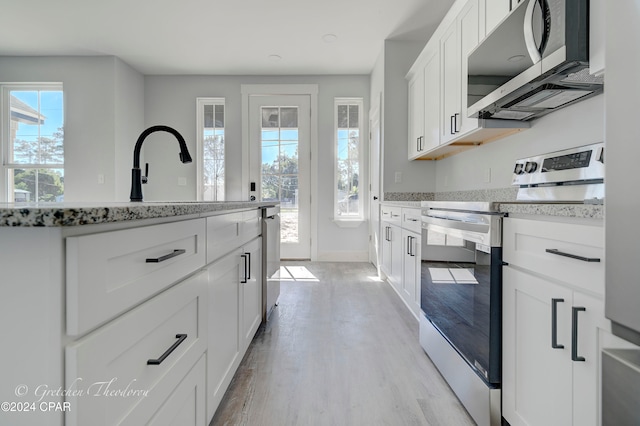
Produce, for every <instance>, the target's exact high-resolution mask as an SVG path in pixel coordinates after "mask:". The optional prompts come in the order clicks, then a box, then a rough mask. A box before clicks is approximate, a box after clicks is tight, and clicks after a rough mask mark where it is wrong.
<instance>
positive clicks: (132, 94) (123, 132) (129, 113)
mask: <svg viewBox="0 0 640 426" xmlns="http://www.w3.org/2000/svg"><path fill="white" fill-rule="evenodd" d="M114 109H115V125H114V143H115V153H114V156H115V157H114V160H115V164H114V170H115V182H114V185H115V200H117V201H128V200H129V195H130V191H131V168H132V167H133V147H134V146H135V143H136V140H137V138H138V135H140V133H142V131H143V130H144V76H143V75H142V74H140V73H139V72H137V71H136V70H134V69H133V68H131V67H130V66H129V65H128V64H126V63H125V62H123V61H121V60H117V61H116V63H115V102H114Z"/></svg>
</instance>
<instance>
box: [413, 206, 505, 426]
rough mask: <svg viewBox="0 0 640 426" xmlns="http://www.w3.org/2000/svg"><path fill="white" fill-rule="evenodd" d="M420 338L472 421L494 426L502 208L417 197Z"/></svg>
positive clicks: (498, 419) (497, 413) (496, 422)
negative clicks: (419, 206)
mask: <svg viewBox="0 0 640 426" xmlns="http://www.w3.org/2000/svg"><path fill="white" fill-rule="evenodd" d="M420 286H421V303H420V305H421V308H422V315H421V316H420V344H421V346H422V347H423V349H424V350H425V352H426V353H427V354H428V355H429V357H430V358H431V360H432V361H433V362H434V364H436V366H437V367H438V369H439V370H440V372H441V374H442V375H443V376H444V378H445V379H446V380H447V382H448V383H449V385H450V386H451V388H452V389H453V391H454V392H455V393H456V395H457V396H458V399H460V401H461V402H462V403H463V404H464V406H465V408H466V409H467V411H468V412H469V414H471V416H472V417H473V419H474V420H475V421H476V423H478V424H479V425H500V422H501V413H500V381H501V338H502V331H501V327H502V324H501V321H502V214H500V213H498V212H496V211H495V208H494V206H493V204H492V203H464V202H437V201H436V202H423V203H422V263H421V280H420Z"/></svg>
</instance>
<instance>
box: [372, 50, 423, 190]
mask: <svg viewBox="0 0 640 426" xmlns="http://www.w3.org/2000/svg"><path fill="white" fill-rule="evenodd" d="M424 45H425V43H423V42H409V41H393V40H385V42H384V48H383V50H382V52H381V53H380V56H379V57H378V60H377V61H376V64H375V66H374V69H373V71H372V74H371V76H372V77H371V96H372V97H373V96H375V95H377V94H378V93H382V104H383V110H382V121H381V122H382V141H381V145H382V148H381V149H382V153H383V154H382V165H381V170H380V172H381V173H382V187H381V192H382V193H384V192H433V191H434V190H435V171H436V167H435V165H434V164H432V163H431V162H426V161H409V160H408V159H407V158H408V156H409V152H408V141H409V134H408V123H407V117H408V113H409V100H408V85H407V81H406V80H405V76H406V75H407V72H409V68H411V65H413V62H414V61H415V59H416V58H417V57H418V54H419V53H420V51H421V50H422V49H423V48H424ZM396 172H400V173H401V175H402V181H401V182H400V183H396V182H395V174H396Z"/></svg>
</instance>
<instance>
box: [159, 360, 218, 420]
mask: <svg viewBox="0 0 640 426" xmlns="http://www.w3.org/2000/svg"><path fill="white" fill-rule="evenodd" d="M205 367H206V360H205V356H204V355H202V357H201V358H200V360H199V361H198V363H197V364H196V365H195V367H193V368H192V369H191V371H190V372H189V374H187V377H185V378H184V380H182V382H180V384H179V385H178V387H177V388H176V390H175V391H174V392H173V393H172V394H171V396H169V398H168V399H167V400H166V401H165V402H164V403H163V404H162V406H161V407H160V409H159V410H158V411H157V412H156V414H155V415H154V416H153V418H152V419H151V421H149V423H148V424H149V425H154V426H161V425H171V426H205V425H206V424H207V421H206V414H207V413H206V410H205V382H206V381H205V376H206V368H205Z"/></svg>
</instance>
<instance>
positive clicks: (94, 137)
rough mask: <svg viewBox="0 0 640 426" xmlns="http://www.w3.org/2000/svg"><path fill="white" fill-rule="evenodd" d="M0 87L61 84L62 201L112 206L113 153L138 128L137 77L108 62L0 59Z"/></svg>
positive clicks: (112, 59) (95, 59) (115, 60)
mask: <svg viewBox="0 0 640 426" xmlns="http://www.w3.org/2000/svg"><path fill="white" fill-rule="evenodd" d="M125 81H126V83H125ZM0 82H3V83H19V82H29V83H38V82H43V83H44V82H61V83H62V84H63V90H64V108H65V111H64V115H65V117H64V118H65V132H64V133H65V135H64V136H65V141H64V143H65V201H113V200H115V199H116V193H117V191H116V185H117V183H116V178H118V179H120V176H119V174H118V173H120V171H118V172H117V173H116V149H118V150H119V149H120V147H119V145H120V144H123V146H128V144H129V140H130V139H131V138H135V136H134V135H133V133H135V132H134V130H135V131H137V130H138V129H140V128H141V126H142V122H141V116H142V115H141V111H142V109H143V104H142V97H141V96H139V95H140V88H141V87H142V86H141V84H142V76H141V75H140V74H139V73H137V71H134V70H133V69H132V68H130V67H129V66H128V65H126V64H124V63H123V62H122V61H121V60H120V59H118V58H115V57H113V56H100V57H7V56H5V57H0ZM121 91H125V92H124V93H123V92H121ZM131 91H133V92H134V93H137V95H135V94H134V95H132V94H131V93H130V92H131ZM116 98H120V99H121V101H118V102H116ZM117 123H121V125H117ZM123 149H124V148H123ZM132 151H133V150H132ZM129 174H130V172H129ZM98 175H103V176H104V181H105V183H104V184H99V183H98ZM120 185H124V184H123V183H121V184H120ZM127 199H128V196H127Z"/></svg>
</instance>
